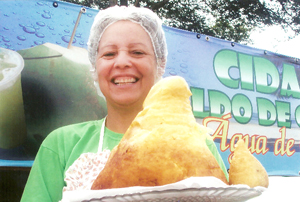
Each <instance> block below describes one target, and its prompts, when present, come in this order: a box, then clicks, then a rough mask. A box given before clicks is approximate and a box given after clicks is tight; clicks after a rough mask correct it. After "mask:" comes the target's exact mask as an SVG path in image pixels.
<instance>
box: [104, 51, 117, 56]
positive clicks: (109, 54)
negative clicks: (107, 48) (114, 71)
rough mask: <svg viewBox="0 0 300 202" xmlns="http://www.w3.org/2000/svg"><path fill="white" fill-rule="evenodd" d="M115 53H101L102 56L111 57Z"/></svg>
mask: <svg viewBox="0 0 300 202" xmlns="http://www.w3.org/2000/svg"><path fill="white" fill-rule="evenodd" d="M115 54H116V53H114V52H108V53H104V54H103V56H104V57H112V56H114V55H115Z"/></svg>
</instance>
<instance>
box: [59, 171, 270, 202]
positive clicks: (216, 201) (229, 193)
mask: <svg viewBox="0 0 300 202" xmlns="http://www.w3.org/2000/svg"><path fill="white" fill-rule="evenodd" d="M265 190H266V188H264V187H255V188H250V187H249V186H247V185H233V186H228V185H226V184H224V183H223V182H222V181H221V180H219V179H217V178H214V177H193V178H189V179H186V180H183V181H180V182H177V183H173V184H169V185H164V186H157V187H128V188H120V189H107V190H85V191H84V190H82V191H69V192H64V195H63V200H62V202H67V201H68V202H71V201H72V202H79V201H84V202H100V201H101V202H129V201H130V202H131V201H132V202H133V201H143V202H179V201H180V202H187V201H188V202H193V201H197V202H198V201H199V202H202V201H203V202H206V201H211V202H242V201H246V200H248V199H251V198H253V197H256V196H259V195H261V194H262V192H264V191H265Z"/></svg>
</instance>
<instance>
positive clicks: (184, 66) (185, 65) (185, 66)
mask: <svg viewBox="0 0 300 202" xmlns="http://www.w3.org/2000/svg"><path fill="white" fill-rule="evenodd" d="M180 67H182V68H187V67H188V66H187V64H184V63H181V64H180Z"/></svg>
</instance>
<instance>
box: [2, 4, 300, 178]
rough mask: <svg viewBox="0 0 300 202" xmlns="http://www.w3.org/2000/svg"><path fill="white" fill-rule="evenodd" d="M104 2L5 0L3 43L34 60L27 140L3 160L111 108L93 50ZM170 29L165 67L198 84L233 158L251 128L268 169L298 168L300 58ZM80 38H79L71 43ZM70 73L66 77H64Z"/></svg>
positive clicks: (198, 104)
mask: <svg viewBox="0 0 300 202" xmlns="http://www.w3.org/2000/svg"><path fill="white" fill-rule="evenodd" d="M97 12H98V10H95V9H91V8H85V9H84V12H83V10H82V6H79V5H75V4H70V3H65V2H60V1H50V0H39V1H35V0H33V1H17V0H15V1H1V2H0V47H2V48H4V49H9V50H12V51H16V52H18V53H19V54H20V55H21V56H22V57H23V59H24V62H25V66H24V69H23V71H22V91H23V99H24V100H23V101H24V111H25V118H26V126H27V139H26V140H25V141H24V142H23V144H21V145H19V146H17V147H13V148H1V147H0V158H1V159H2V160H3V161H2V166H3V165H8V164H9V162H12V163H15V162H19V164H18V165H20V166H22V165H24V161H27V160H28V161H32V160H33V159H34V155H35V153H36V150H37V149H38V147H39V145H40V143H41V141H42V140H43V139H44V138H45V137H46V136H47V134H48V133H49V132H51V131H52V130H54V129H55V128H57V127H60V126H63V125H67V124H71V123H76V122H80V121H85V120H92V119H99V118H102V117H103V116H104V115H105V103H104V101H103V100H101V99H100V98H99V97H98V96H97V95H96V93H95V92H94V91H95V90H94V87H93V84H92V79H91V78H90V76H89V72H88V68H89V64H88V61H87V58H86V51H85V49H86V47H87V46H86V43H87V40H88V36H89V30H90V27H91V25H92V22H93V18H94V16H95V15H96V14H97ZM77 20H78V21H77ZM76 22H79V23H78V24H76ZM77 25H78V26H77ZM74 27H76V32H74V34H73V31H74ZM164 30H165V33H166V38H167V44H168V50H169V55H168V61H167V67H166V71H165V75H164V76H165V77H167V76H172V75H179V76H182V77H184V78H185V79H186V81H187V82H188V84H189V86H190V88H191V91H192V93H193V95H192V97H191V104H192V107H193V112H194V115H195V117H196V119H197V121H198V122H199V123H201V124H203V125H205V126H207V127H209V128H211V131H212V132H211V135H212V138H214V141H215V142H216V145H217V147H218V149H219V151H220V153H221V156H222V158H223V160H224V162H225V164H226V166H227V167H228V168H229V165H230V158H231V153H232V151H233V149H234V144H235V142H236V141H237V140H238V139H240V138H243V139H244V140H245V141H246V142H247V143H248V146H249V150H250V151H251V153H253V155H255V157H256V158H257V159H258V160H259V161H260V162H261V163H262V164H263V166H264V167H265V168H266V170H267V172H268V174H269V175H291V176H298V175H299V169H300V161H299V159H300V156H299V155H300V153H299V152H300V130H299V127H300V102H299V99H300V88H299V78H300V63H299V61H298V60H297V59H294V58H291V57H287V56H283V55H278V54H275V53H272V52H269V51H265V50H260V49H255V48H251V47H249V46H244V45H240V44H237V43H233V42H230V41H226V40H221V39H217V38H214V37H210V36H206V35H202V34H201V33H192V32H188V31H183V30H179V29H174V28H170V27H166V26H164ZM72 34H73V35H72ZM72 36H73V37H72ZM71 39H73V40H72V44H71V45H72V46H73V48H68V47H69V46H70V44H69V41H70V40H71ZM79 55H80V57H81V58H80V57H79V59H78V57H77V56H79ZM56 59H60V60H59V61H58V60H56ZM52 63H54V64H55V65H54V66H53V64H52ZM76 64H77V66H80V67H82V66H83V67H84V68H79V67H76V68H77V69H76V68H75V70H74V71H75V73H74V75H69V73H70V69H68V68H69V66H72V67H74V66H76ZM73 69H74V68H73ZM80 71H82V72H80ZM76 72H77V73H76ZM62 75H63V76H64V78H65V79H63V82H62V83H60V82H61V80H62V78H63V77H62ZM79 75H83V76H79ZM68 76H70V78H69V79H68ZM74 78H76V80H77V81H79V80H82V82H83V81H88V82H87V83H88V84H83V83H81V84H80V86H83V87H82V88H79V86H75V84H74V82H73V81H72V79H73V80H74ZM59 81H60V82H59ZM60 86H66V89H61V87H60ZM32 89H35V90H32ZM67 89H74V91H72V92H70V91H69V90H67ZM75 89H76V90H75ZM81 91H85V92H87V94H85V95H82V92H81ZM0 93H1V92H0ZM61 95H64V96H61ZM66 95H67V96H66ZM0 96H1V95H0ZM64 97H67V98H64ZM78 97H80V98H78ZM87 97H88V101H86V98H87ZM83 98H84V99H83ZM0 102H1V100H0ZM83 103H84V104H83ZM99 103H100V105H99ZM0 104H1V103H0ZM78 106H85V107H83V109H82V110H80V107H78ZM74 109H76V110H74ZM95 111H97V112H98V113H97V114H95V113H94V112H95ZM0 117H1V119H3V114H0ZM78 117H80V118H78ZM0 146H1V144H0ZM0 163H1V161H0ZM14 165H15V164H14ZM26 165H27V164H26Z"/></svg>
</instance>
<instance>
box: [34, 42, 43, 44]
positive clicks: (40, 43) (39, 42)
mask: <svg viewBox="0 0 300 202" xmlns="http://www.w3.org/2000/svg"><path fill="white" fill-rule="evenodd" d="M34 44H35V45H42V44H43V42H42V41H35V42H34Z"/></svg>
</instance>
